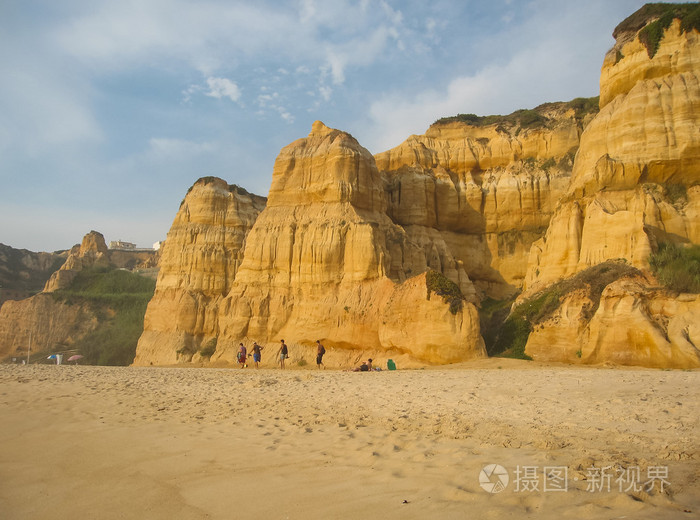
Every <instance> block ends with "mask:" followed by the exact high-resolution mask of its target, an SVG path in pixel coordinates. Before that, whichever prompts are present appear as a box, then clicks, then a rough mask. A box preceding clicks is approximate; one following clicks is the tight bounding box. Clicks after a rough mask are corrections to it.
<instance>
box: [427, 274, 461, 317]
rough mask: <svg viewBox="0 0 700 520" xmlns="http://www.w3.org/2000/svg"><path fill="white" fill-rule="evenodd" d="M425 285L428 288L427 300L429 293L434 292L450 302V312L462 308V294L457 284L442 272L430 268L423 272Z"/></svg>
mask: <svg viewBox="0 0 700 520" xmlns="http://www.w3.org/2000/svg"><path fill="white" fill-rule="evenodd" d="M425 285H426V288H427V289H428V300H429V299H430V293H431V292H434V293H435V294H437V295H438V296H442V301H444V302H445V303H449V304H450V312H451V313H452V314H457V312H458V311H460V310H462V302H463V301H464V295H463V294H462V291H461V290H460V289H459V286H458V285H457V284H456V283H454V282H453V281H452V280H450V279H449V278H447V277H446V276H445V275H444V274H442V273H439V272H437V271H433V270H430V271H428V272H427V273H426V274H425Z"/></svg>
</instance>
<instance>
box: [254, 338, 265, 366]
mask: <svg viewBox="0 0 700 520" xmlns="http://www.w3.org/2000/svg"><path fill="white" fill-rule="evenodd" d="M262 349H263V347H261V346H260V345H258V344H257V342H255V341H254V342H253V362H255V368H260V367H259V366H258V363H260V351H261V350H262Z"/></svg>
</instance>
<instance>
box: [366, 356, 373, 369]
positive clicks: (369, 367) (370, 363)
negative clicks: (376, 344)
mask: <svg viewBox="0 0 700 520" xmlns="http://www.w3.org/2000/svg"><path fill="white" fill-rule="evenodd" d="M367 367H368V368H367V370H369V371H370V372H371V371H372V358H369V359H368V360H367Z"/></svg>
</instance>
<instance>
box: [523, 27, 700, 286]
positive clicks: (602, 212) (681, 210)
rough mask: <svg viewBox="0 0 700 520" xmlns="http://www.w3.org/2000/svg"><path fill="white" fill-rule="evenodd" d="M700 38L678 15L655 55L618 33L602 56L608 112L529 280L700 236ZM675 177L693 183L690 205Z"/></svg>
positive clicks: (587, 136) (640, 256)
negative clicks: (675, 194)
mask: <svg viewBox="0 0 700 520" xmlns="http://www.w3.org/2000/svg"><path fill="white" fill-rule="evenodd" d="M699 37H700V35H698V32H697V31H691V32H687V33H681V31H680V25H679V21H678V20H675V21H674V22H673V23H672V25H671V26H670V27H669V28H668V29H667V30H666V32H665V35H664V37H663V39H662V40H661V44H660V46H659V49H658V51H657V53H656V54H655V55H654V57H653V58H650V57H649V55H648V53H647V49H646V47H644V46H643V45H642V44H641V43H640V42H639V39H638V37H637V36H636V34H635V36H634V37H632V36H630V35H629V34H622V35H620V36H619V41H618V44H617V45H616V46H615V47H614V48H613V49H612V50H611V51H610V52H609V53H608V55H607V56H606V58H605V62H604V64H603V71H602V73H601V111H600V113H599V114H598V115H597V116H596V117H595V118H594V119H593V121H591V123H590V124H589V125H588V126H587V127H586V130H585V131H584V133H583V135H582V137H581V146H580V149H579V151H578V154H577V156H576V161H575V164H574V168H573V174H572V179H571V186H570V188H569V190H568V193H567V195H566V196H565V197H564V198H563V199H562V201H561V203H560V205H559V207H558V209H557V211H556V213H555V215H554V216H553V217H552V223H551V225H550V227H549V229H548V230H547V233H546V235H545V237H544V238H543V239H542V240H540V241H537V242H536V243H535V244H534V245H533V248H532V251H531V254H530V262H529V267H528V274H527V277H526V284H525V285H526V288H536V287H538V286H541V285H543V284H547V283H550V282H552V281H554V280H556V279H558V278H560V277H562V276H568V275H571V274H573V273H575V272H578V271H580V270H582V269H585V268H586V267H588V266H591V265H595V264H596V263H600V262H602V261H605V260H607V259H612V258H627V259H629V260H630V261H631V262H632V263H633V264H634V265H636V266H638V267H642V268H644V267H647V258H648V256H649V253H650V252H651V250H652V248H653V247H654V246H655V244H656V241H658V240H663V241H681V242H683V241H690V242H693V243H698V242H700V235H698V226H697V214H698V201H697V193H696V192H695V190H696V187H695V186H694V185H695V184H697V182H698V180H700V132H698V127H699V124H698V123H699V122H700V104H699V103H698V99H700V81H699V77H700V45H699V43H700V41H699ZM669 184H673V185H679V186H682V187H683V190H687V196H686V197H685V198H686V200H684V201H683V203H682V204H678V203H675V204H674V203H672V201H671V200H670V198H669V197H667V196H666V192H667V187H668V185H669ZM574 214H578V217H577V219H574V220H577V222H576V223H574V222H573V221H572V215H574ZM563 259H565V261H563Z"/></svg>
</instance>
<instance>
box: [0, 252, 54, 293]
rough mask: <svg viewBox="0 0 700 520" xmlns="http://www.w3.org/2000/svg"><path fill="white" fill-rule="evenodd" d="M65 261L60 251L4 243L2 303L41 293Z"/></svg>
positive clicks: (0, 270) (0, 256) (0, 267)
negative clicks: (43, 250)
mask: <svg viewBox="0 0 700 520" xmlns="http://www.w3.org/2000/svg"><path fill="white" fill-rule="evenodd" d="M65 260H66V256H65V255H61V254H58V253H34V252H32V251H27V250H26V249H15V248H13V247H10V246H6V245H4V244H0V306H1V305H2V304H3V303H4V302H5V301H7V300H21V299H24V298H28V297H29V296H31V295H32V294H36V293H38V292H40V291H41V290H42V288H43V287H44V285H45V284H46V282H47V281H48V279H49V278H50V277H51V274H52V273H53V272H54V271H56V270H57V269H58V268H59V267H60V266H61V265H62V264H63V263H64V262H65Z"/></svg>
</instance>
